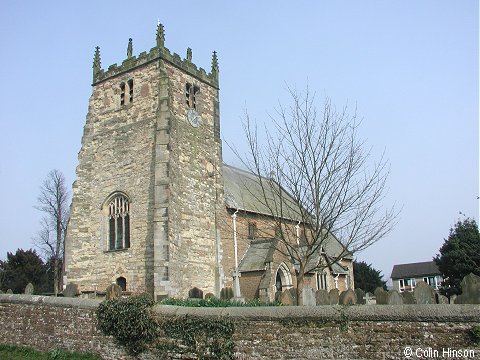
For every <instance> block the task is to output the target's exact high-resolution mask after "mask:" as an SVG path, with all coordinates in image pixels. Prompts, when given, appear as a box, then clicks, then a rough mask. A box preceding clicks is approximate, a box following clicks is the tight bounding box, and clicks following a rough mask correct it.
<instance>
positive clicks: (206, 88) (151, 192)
mask: <svg viewBox="0 0 480 360" xmlns="http://www.w3.org/2000/svg"><path fill="white" fill-rule="evenodd" d="M256 187H258V184H256V183H255V178H254V176H253V174H251V173H249V172H247V171H244V170H241V169H237V168H235V167H232V166H229V165H226V164H224V163H223V160H222V142H221V139H220V112H219V67H218V59H217V54H216V53H215V52H213V55H212V61H211V68H210V71H209V72H208V73H207V71H205V70H204V69H202V68H198V67H197V66H196V65H195V64H194V63H193V62H192V51H191V49H187V52H186V57H185V58H181V57H180V56H179V55H178V54H175V53H173V54H172V53H171V52H170V50H169V49H167V48H166V47H165V33H164V28H163V26H162V25H161V24H159V25H158V27H157V33H156V46H155V47H153V48H152V49H151V50H150V51H148V52H142V53H140V54H139V55H138V56H135V55H133V45H132V40H131V39H130V40H129V42H128V46H127V57H126V59H125V60H124V61H123V62H122V63H121V64H120V65H117V64H114V65H111V66H109V67H108V69H103V68H102V65H101V57H100V49H99V48H98V47H97V48H96V50H95V55H94V61H93V83H92V94H91V96H90V99H89V105H88V113H87V116H86V123H85V126H84V131H83V136H82V143H81V149H80V152H79V154H78V166H77V168H76V180H75V182H74V184H73V195H72V204H71V211H70V219H69V223H68V228H67V234H66V238H65V269H64V284H65V285H66V284H68V283H75V284H77V285H78V286H79V289H80V291H82V292H91V291H96V290H104V289H105V288H106V287H107V286H108V285H110V284H112V283H117V284H118V285H120V286H121V287H122V288H123V290H125V291H128V292H131V293H140V292H148V293H150V294H152V295H153V296H154V298H155V299H157V300H159V299H162V298H165V297H183V298H185V297H187V296H188V294H189V291H190V290H191V289H194V288H196V289H200V290H201V291H202V292H203V294H206V293H212V294H214V295H215V296H219V295H220V292H221V290H222V289H224V288H227V287H233V286H234V276H235V277H236V276H238V277H237V278H238V279H239V285H240V293H241V296H243V297H245V298H260V299H262V300H273V299H275V294H276V293H277V292H278V291H282V290H285V289H288V288H291V287H293V286H295V268H294V266H293V265H292V264H291V261H289V260H288V259H287V258H286V257H285V256H283V255H282V254H281V252H279V251H278V239H276V234H275V229H274V226H273V221H272V219H270V217H269V214H268V212H265V211H263V210H262V209H261V206H257V205H256V204H255V202H254V201H249V199H250V200H252V199H251V198H252V196H251V194H252V192H255V191H257V190H256ZM294 225H295V224H294V221H293V220H292V227H293V226H294ZM342 251H343V247H342V245H341V244H340V243H339V242H338V240H336V239H335V238H334V237H333V236H332V240H331V241H329V242H328V244H327V246H326V248H325V249H322V254H323V255H320V254H319V256H335V255H336V254H339V253H340V252H342ZM352 263H353V258H352V254H350V253H347V254H346V255H345V256H343V257H342V258H341V260H340V261H338V262H336V263H334V264H331V265H330V266H328V267H327V268H325V269H323V270H321V271H313V272H311V273H309V274H307V275H308V276H307V277H306V283H305V285H306V286H310V287H312V288H313V289H314V290H317V289H326V290H331V289H335V288H337V289H339V290H340V291H343V290H346V289H349V288H353V281H354V280H353V264H352Z"/></svg>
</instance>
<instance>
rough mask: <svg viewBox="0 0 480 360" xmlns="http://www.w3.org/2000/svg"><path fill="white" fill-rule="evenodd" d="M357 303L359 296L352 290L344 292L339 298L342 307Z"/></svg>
mask: <svg viewBox="0 0 480 360" xmlns="http://www.w3.org/2000/svg"><path fill="white" fill-rule="evenodd" d="M356 303H357V295H356V294H355V291H353V290H352V289H348V290H345V291H342V293H341V294H340V298H339V304H340V305H355V304H356Z"/></svg>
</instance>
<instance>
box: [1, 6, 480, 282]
mask: <svg viewBox="0 0 480 360" xmlns="http://www.w3.org/2000/svg"><path fill="white" fill-rule="evenodd" d="M1 8H2V10H1V12H0V33H1V34H2V37H1V38H0V49H1V57H0V79H1V85H0V104H1V105H2V111H1V113H0V119H1V131H0V152H1V154H2V157H1V160H0V194H1V199H2V205H1V206H0V222H1V229H2V231H1V234H0V259H4V258H5V257H6V253H7V251H10V252H13V251H15V250H16V249H17V248H23V249H27V248H30V247H32V241H31V238H32V237H33V236H34V235H35V233H36V232H37V231H38V229H39V220H40V217H41V214H40V213H39V212H38V211H37V210H35V209H34V208H33V206H34V205H35V203H36V198H37V196H38V193H39V186H40V184H41V182H42V181H43V179H44V178H45V177H46V175H47V173H48V172H49V171H50V170H51V169H54V168H56V169H58V170H60V171H62V172H63V173H64V174H65V176H66V178H67V181H68V183H69V184H71V183H72V182H73V181H74V178H75V167H76V165H77V153H78V151H79V150H80V141H81V136H82V132H83V126H84V123H85V117H86V114H87V107H88V98H89V96H90V94H91V80H92V60H93V54H94V49H95V46H97V45H98V46H100V48H101V57H102V66H103V68H107V67H108V66H109V65H111V64H113V63H120V62H121V61H122V60H123V59H124V58H125V57H126V49H127V43H128V38H130V37H131V38H133V48H134V55H138V54H139V53H140V52H142V51H148V50H149V49H150V48H152V47H153V46H154V45H155V30H156V24H157V19H160V21H161V22H162V23H163V24H164V26H165V31H166V46H167V47H168V48H169V49H170V50H171V51H172V52H176V53H178V54H180V55H181V56H182V57H185V56H186V49H187V47H191V48H192V49H193V61H194V62H195V63H196V64H197V65H198V66H201V67H203V68H205V69H207V70H209V69H210V61H211V53H212V51H213V50H216V51H217V52H218V55H219V65H220V86H221V90H220V96H221V103H220V111H221V126H222V138H223V139H224V141H225V140H226V141H228V142H229V143H231V144H234V145H236V146H237V147H239V148H242V147H243V146H245V141H244V139H243V136H241V134H242V127H241V118H242V114H243V113H244V110H245V109H248V112H249V113H250V115H251V116H252V117H254V118H256V119H257V121H259V122H263V121H267V120H268V113H272V112H273V111H274V108H275V107H276V106H277V104H278V102H279V101H284V100H285V99H286V98H287V96H286V92H285V84H289V85H291V86H297V88H300V89H302V88H304V87H305V86H306V84H307V82H308V84H309V87H310V88H311V89H312V90H315V91H316V93H317V99H318V101H319V103H320V104H321V103H322V102H323V98H324V96H328V97H330V98H331V99H332V101H333V103H334V104H335V105H336V106H338V107H341V106H343V105H345V104H347V103H348V104H349V106H351V108H352V109H353V108H354V107H355V106H356V107H357V112H358V114H359V116H361V117H362V118H363V119H364V120H363V124H362V135H363V136H364V137H365V138H366V139H367V143H368V144H369V145H371V146H373V154H374V156H379V155H380V154H381V153H382V152H383V151H384V150H385V151H386V154H387V157H388V158H389V160H390V162H391V175H390V181H389V193H388V197H387V199H386V205H388V204H391V203H392V202H394V201H396V202H397V203H398V204H399V205H401V206H403V211H402V213H401V217H400V221H399V223H398V225H397V227H396V229H395V230H394V232H392V233H391V234H390V235H389V236H388V237H387V238H385V239H383V240H382V241H380V242H379V243H377V244H375V245H374V246H372V247H371V248H370V249H368V250H367V251H365V252H364V253H361V254H358V258H359V259H360V260H365V261H367V262H368V263H371V264H372V265H373V266H374V267H376V268H378V269H380V270H382V271H383V273H384V275H385V277H386V278H388V277H389V276H390V272H391V269H392V266H393V264H399V263H408V262H417V261H428V260H431V258H432V256H434V255H435V254H436V253H437V252H438V249H439V247H440V246H441V244H442V242H443V239H444V238H445V237H447V236H448V232H449V229H450V227H451V226H452V225H453V224H454V223H455V222H456V221H457V220H458V219H463V215H460V214H459V212H460V211H461V212H462V213H464V214H466V215H467V216H469V217H474V218H475V219H477V220H478V209H479V201H478V200H477V195H479V103H478V102H479V59H478V53H479V23H478V22H479V20H478V19H479V9H478V1H477V0H463V1H439V0H432V1H414V0H412V1H395V2H393V1H369V0H364V1H353V0H352V1H261V2H259V1H242V2H226V1H202V2H199V1H190V0H185V1H181V2H177V1H175V2H174V1H168V2H166V1H138V2H132V1H120V0H117V1H81V2H80V1H78V2H70V1H49V2H38V1H29V2H26V1H22V2H20V1H13V0H3V1H2V6H1ZM224 160H225V161H226V162H227V163H230V164H234V165H238V160H237V159H235V157H234V155H233V154H232V153H231V151H229V149H228V148H227V146H224Z"/></svg>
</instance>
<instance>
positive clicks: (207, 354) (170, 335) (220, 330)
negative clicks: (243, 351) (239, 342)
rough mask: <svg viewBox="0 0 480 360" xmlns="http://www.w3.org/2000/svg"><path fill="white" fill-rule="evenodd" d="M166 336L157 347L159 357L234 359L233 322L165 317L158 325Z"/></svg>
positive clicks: (189, 317) (222, 319) (214, 319)
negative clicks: (160, 354)
mask: <svg viewBox="0 0 480 360" xmlns="http://www.w3.org/2000/svg"><path fill="white" fill-rule="evenodd" d="M159 327H160V329H161V330H162V331H163V332H164V333H165V336H164V337H163V339H164V340H163V341H160V342H159V344H158V345H157V349H158V350H159V351H160V352H161V353H162V355H164V356H165V355H167V356H168V355H170V356H179V355H181V356H182V358H184V357H186V358H188V359H190V358H194V359H212V360H213V359H234V358H235V344H234V342H233V340H232V336H233V333H234V331H235V328H234V324H233V321H232V320H230V319H228V318H197V317H191V316H184V317H181V318H171V317H166V318H163V319H162V320H160V321H159Z"/></svg>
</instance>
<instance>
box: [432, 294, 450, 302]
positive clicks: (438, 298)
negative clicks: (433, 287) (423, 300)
mask: <svg viewBox="0 0 480 360" xmlns="http://www.w3.org/2000/svg"><path fill="white" fill-rule="evenodd" d="M435 300H436V301H437V304H448V298H447V297H446V296H445V295H442V294H435Z"/></svg>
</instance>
